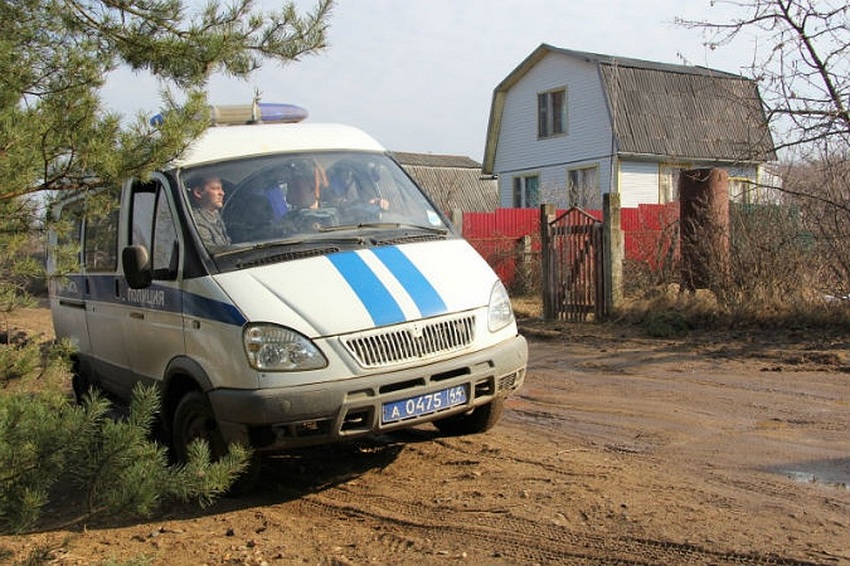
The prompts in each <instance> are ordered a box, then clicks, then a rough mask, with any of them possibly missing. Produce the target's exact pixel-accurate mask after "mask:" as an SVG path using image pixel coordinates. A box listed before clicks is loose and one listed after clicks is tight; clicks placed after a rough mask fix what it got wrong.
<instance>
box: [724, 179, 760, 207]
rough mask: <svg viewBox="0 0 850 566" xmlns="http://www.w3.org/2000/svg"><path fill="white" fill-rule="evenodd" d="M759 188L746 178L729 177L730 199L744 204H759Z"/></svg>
mask: <svg viewBox="0 0 850 566" xmlns="http://www.w3.org/2000/svg"><path fill="white" fill-rule="evenodd" d="M759 192H760V191H759V188H758V186H756V184H755V183H753V182H752V181H751V180H750V179H747V178H746V177H729V199H730V200H733V201H735V202H741V203H744V204H753V203H757V202H759V201H760V200H761V199H760V198H759V197H760V195H759Z"/></svg>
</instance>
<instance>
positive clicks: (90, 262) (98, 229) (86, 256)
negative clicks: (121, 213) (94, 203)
mask: <svg viewBox="0 0 850 566" xmlns="http://www.w3.org/2000/svg"><path fill="white" fill-rule="evenodd" d="M83 242H84V249H83V265H84V266H85V269H86V271H88V272H99V271H115V270H116V269H117V267H118V209H117V208H115V209H113V210H112V211H110V212H108V213H105V214H93V213H90V214H88V215H87V216H86V222H85V238H84V239H83Z"/></svg>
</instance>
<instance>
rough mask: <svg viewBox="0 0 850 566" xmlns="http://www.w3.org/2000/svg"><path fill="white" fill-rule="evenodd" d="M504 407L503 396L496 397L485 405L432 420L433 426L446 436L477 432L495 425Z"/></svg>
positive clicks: (484, 430)
mask: <svg viewBox="0 0 850 566" xmlns="http://www.w3.org/2000/svg"><path fill="white" fill-rule="evenodd" d="M504 407H505V399H504V397H497V398H495V399H493V400H492V401H490V402H489V403H487V404H486V405H481V406H479V407H475V408H474V409H472V410H471V411H469V412H466V413H461V414H460V415H453V416H451V417H447V418H445V419H440V420H438V421H434V426H435V427H437V430H439V431H440V432H442V433H443V434H445V435H448V436H463V435H466V434H479V433H481V432H486V431H488V430H490V429H491V428H493V427H494V426H495V424H496V423H497V422H498V421H499V418H500V417H501V416H502V409H504Z"/></svg>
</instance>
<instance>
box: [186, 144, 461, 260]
mask: <svg viewBox="0 0 850 566" xmlns="http://www.w3.org/2000/svg"><path fill="white" fill-rule="evenodd" d="M180 177H181V181H182V183H183V186H184V187H185V188H186V191H187V196H188V199H189V201H190V202H191V203H192V204H193V216H194V220H195V226H196V227H197V229H198V233H199V234H200V236H201V239H202V240H203V241H204V245H205V246H206V247H207V249H208V250H209V251H210V252H211V253H213V254H217V253H221V252H224V251H228V250H232V251H236V250H238V249H241V248H246V247H251V248H256V247H257V245H262V244H264V243H269V244H271V243H275V242H280V243H285V242H288V241H292V242H299V243H303V242H305V241H306V242H309V241H311V240H322V239H327V238H328V237H329V234H333V236H334V237H337V238H339V237H342V236H344V234H345V232H347V231H352V232H362V231H364V230H369V231H376V230H378V231H380V230H390V229H397V228H400V227H401V228H404V229H406V230H411V229H413V230H423V231H426V232H437V233H446V232H447V231H448V227H447V225H446V223H445V222H444V220H443V217H442V216H441V215H440V214H439V213H438V212H437V211H436V210H435V208H434V207H433V206H432V205H431V203H430V202H429V201H428V199H427V198H425V197H424V196H423V194H422V193H421V192H420V190H419V188H418V187H417V186H416V185H415V184H414V183H413V182H412V181H411V180H410V178H409V177H408V176H407V175H406V173H405V172H404V170H402V169H401V167H400V166H399V165H398V164H396V163H395V162H394V161H393V160H392V159H390V158H389V157H387V156H386V155H384V154H378V153H365V152H322V153H298V154H279V155H272V156H261V157H252V158H246V159H239V160H233V161H227V162H220V163H215V164H212V165H204V166H199V167H194V168H187V169H184V170H182V171H181V172H180ZM222 193H223V194H222Z"/></svg>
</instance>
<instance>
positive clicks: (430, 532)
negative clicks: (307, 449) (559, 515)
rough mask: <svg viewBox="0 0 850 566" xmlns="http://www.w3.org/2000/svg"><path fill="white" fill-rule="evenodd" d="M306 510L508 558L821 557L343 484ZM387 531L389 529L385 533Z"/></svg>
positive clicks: (784, 560) (398, 543)
mask: <svg viewBox="0 0 850 566" xmlns="http://www.w3.org/2000/svg"><path fill="white" fill-rule="evenodd" d="M300 505H301V506H303V507H304V512H305V513H308V514H310V515H313V516H315V515H316V514H323V515H327V516H329V517H330V518H336V519H343V518H345V519H351V518H355V519H358V520H361V521H373V522H377V523H384V524H392V525H396V526H399V527H401V528H402V529H403V530H404V532H405V533H406V534H416V535H418V536H419V537H421V538H422V539H427V540H430V541H433V542H436V543H438V544H439V543H443V544H447V543H451V544H452V545H454V546H456V547H460V548H475V549H479V550H483V551H484V552H486V553H489V555H490V556H491V557H492V558H493V559H499V560H503V561H505V562H506V563H511V564H576V565H583V564H622V565H646V566H649V565H668V564H714V565H742V564H743V565H777V566H815V565H816V564H817V563H814V562H808V561H802V560H798V559H794V558H789V557H782V556H778V555H773V554H754V553H740V552H725V551H716V550H711V549H708V548H704V547H701V546H698V545H694V544H688V543H677V542H672V541H664V540H651V539H645V538H639V537H631V536H622V535H611V536H603V535H596V534H592V533H586V532H578V531H573V530H569V529H567V528H564V527H561V526H557V525H551V524H546V523H539V522H534V521H530V520H528V519H522V518H518V517H515V516H512V515H511V513H510V511H509V510H505V509H498V510H495V511H482V510H478V511H469V510H467V509H454V508H451V507H446V506H428V505H425V504H423V503H417V504H415V505H414V504H411V503H408V502H407V501H403V500H399V499H396V498H392V497H387V496H382V495H377V494H374V493H359V492H356V491H353V490H352V489H350V488H349V487H347V486H340V487H337V488H334V489H332V490H328V491H325V492H323V493H321V494H313V495H310V496H309V497H305V498H304V499H303V500H302V501H301V502H300ZM385 538H386V535H385ZM387 540H389V544H390V546H391V547H392V550H393V551H394V552H395V553H396V558H399V557H400V556H399V555H398V553H399V552H407V551H416V548H415V544H413V543H411V542H409V539H406V540H405V539H403V538H402V537H395V538H392V537H391V540H390V539H387Z"/></svg>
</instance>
